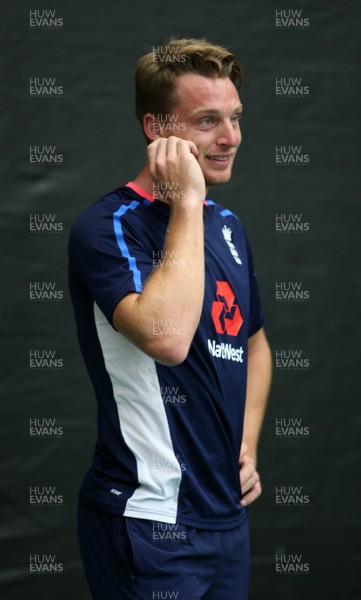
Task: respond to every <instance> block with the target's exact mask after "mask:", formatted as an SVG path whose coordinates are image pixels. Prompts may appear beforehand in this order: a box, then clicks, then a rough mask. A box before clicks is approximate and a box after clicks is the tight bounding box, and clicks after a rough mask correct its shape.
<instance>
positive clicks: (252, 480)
mask: <svg viewBox="0 0 361 600" xmlns="http://www.w3.org/2000/svg"><path fill="white" fill-rule="evenodd" d="M240 479H241V489H242V493H243V494H246V493H247V492H248V491H249V490H250V489H252V488H253V487H254V486H255V485H256V483H258V481H259V479H260V477H259V474H258V472H257V471H256V469H255V468H254V465H253V462H252V461H249V462H246V463H244V464H243V465H242V467H241V470H240Z"/></svg>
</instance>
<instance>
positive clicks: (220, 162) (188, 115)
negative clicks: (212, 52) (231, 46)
mask: <svg viewBox="0 0 361 600" xmlns="http://www.w3.org/2000/svg"><path fill="white" fill-rule="evenodd" d="M176 92H177V98H178V102H177V105H176V106H175V107H174V108H173V111H172V113H171V114H172V117H171V120H172V121H173V123H174V124H177V127H178V128H177V130H175V131H174V132H169V135H176V136H178V137H180V138H183V139H187V140H190V141H192V142H194V143H195V145H196V146H197V148H198V151H199V155H198V157H197V160H198V162H199V164H200V166H201V169H202V171H203V175H204V178H205V181H206V184H207V185H214V184H218V183H225V182H226V181H228V180H229V179H230V177H231V174H232V166H233V161H234V158H235V155H236V152H237V149H238V146H239V144H240V143H241V132H240V128H239V120H240V116H241V113H242V104H241V102H240V99H239V95H238V92H237V89H236V87H235V86H234V84H233V83H232V81H231V80H230V79H229V78H219V77H218V78H211V77H203V76H202V75H196V74H193V73H186V74H184V75H181V76H180V77H178V82H177V88H176ZM174 127H176V125H175V126H174Z"/></svg>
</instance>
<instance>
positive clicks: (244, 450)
mask: <svg viewBox="0 0 361 600" xmlns="http://www.w3.org/2000/svg"><path fill="white" fill-rule="evenodd" d="M247 452H248V446H247V444H246V442H242V445H241V451H240V453H239V463H240V464H241V462H243V459H244V457H245V455H246V454H247Z"/></svg>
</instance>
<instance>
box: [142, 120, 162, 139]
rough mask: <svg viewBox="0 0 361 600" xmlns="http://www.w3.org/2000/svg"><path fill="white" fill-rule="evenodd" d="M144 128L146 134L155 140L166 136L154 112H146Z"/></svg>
mask: <svg viewBox="0 0 361 600" xmlns="http://www.w3.org/2000/svg"><path fill="white" fill-rule="evenodd" d="M143 130H144V134H145V136H146V137H147V138H148V139H149V140H150V141H151V142H153V141H154V140H156V139H157V138H160V137H165V136H164V131H162V129H161V127H160V126H159V122H158V119H157V117H156V116H155V115H152V113H146V114H145V115H144V117H143Z"/></svg>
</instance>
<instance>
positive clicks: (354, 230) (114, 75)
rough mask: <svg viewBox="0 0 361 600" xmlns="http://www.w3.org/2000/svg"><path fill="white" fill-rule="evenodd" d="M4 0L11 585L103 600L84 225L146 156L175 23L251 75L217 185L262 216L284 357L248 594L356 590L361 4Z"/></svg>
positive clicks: (6, 484)
mask: <svg viewBox="0 0 361 600" xmlns="http://www.w3.org/2000/svg"><path fill="white" fill-rule="evenodd" d="M30 11H32V12H30ZM43 11H55V13H54V12H53V13H52V19H53V22H52V25H51V24H50V22H49V21H48V20H47V19H46V16H47V17H49V16H50V13H49V12H45V13H44V12H43ZM295 11H298V12H295ZM1 13H2V16H1V24H0V26H1V30H2V41H1V54H0V61H1V66H2V69H1V78H2V85H1V88H2V103H3V106H2V111H1V117H2V118H1V129H2V138H1V150H2V168H1V174H2V193H1V209H0V210H1V213H0V215H1V219H0V227H1V236H0V242H1V246H2V252H1V267H2V281H3V286H2V294H1V297H0V302H1V330H2V332H1V342H2V356H1V390H2V402H1V408H2V417H1V425H2V443H1V447H2V450H3V452H4V459H3V460H2V463H1V472H2V477H1V502H2V507H1V521H2V526H1V532H2V533H1V541H2V546H3V550H2V559H1V575H0V591H1V598H4V599H6V600H15V599H18V598H31V599H37V598H51V599H52V600H58V599H59V600H60V599H63V598H64V597H68V598H71V599H72V598H76V599H79V600H80V599H86V598H89V594H88V591H87V588H86V585H85V581H84V578H83V574H82V569H81V563H80V557H79V552H78V548H77V541H76V531H75V512H76V497H77V489H78V485H79V482H80V479H81V477H82V474H83V472H84V470H85V468H86V466H87V465H88V463H89V459H90V455H91V451H92V447H93V443H94V439H95V417H96V407H95V400H94V395H93V392H92V389H91V387H90V384H89V382H88V378H87V375H86V373H85V368H84V366H83V363H82V360H81V357H80V353H79V350H78V346H77V341H76V337H75V328H74V323H73V317H72V311H71V306H70V301H69V295H68V291H67V284H66V262H67V258H66V246H67V238H68V233H69V227H70V225H71V223H72V221H73V220H74V218H75V217H76V216H77V215H78V214H79V213H80V212H81V211H82V210H83V209H84V208H85V207H86V206H88V205H89V204H90V203H91V202H93V201H95V200H96V199H97V198H99V197H100V196H101V195H103V194H104V193H105V192H107V191H109V190H111V189H113V188H114V187H116V186H118V185H120V184H122V183H124V182H126V181H127V180H129V179H131V178H132V177H134V176H135V175H136V174H137V171H138V170H139V169H140V167H141V166H142V164H143V157H144V154H143V149H144V144H143V138H142V135H141V132H140V129H139V127H138V124H137V122H136V119H135V116H134V108H133V107H134V91H133V69H134V63H135V61H136V59H137V57H138V56H140V55H141V54H142V53H143V52H144V51H146V50H148V49H151V48H152V46H157V45H159V44H160V43H161V42H162V41H163V40H164V39H165V38H167V37H168V36H169V35H171V34H179V35H185V36H196V37H198V36H204V35H205V36H207V37H208V38H209V39H210V40H211V41H214V42H216V43H220V44H223V45H226V46H228V47H230V48H231V49H232V50H233V51H234V52H235V53H236V54H237V55H238V56H239V58H240V60H241V62H242V63H243V65H244V72H245V83H244V87H243V91H242V94H241V97H242V101H243V103H244V105H245V116H244V119H243V121H242V123H241V125H242V132H243V142H242V145H241V149H240V151H239V156H238V158H237V162H236V166H235V170H234V176H233V178H232V180H231V182H230V183H229V184H227V185H226V186H222V187H221V188H219V189H217V188H213V189H211V190H210V197H211V198H212V199H214V200H216V201H219V202H221V203H223V204H226V205H227V206H228V207H229V208H231V209H232V210H233V211H234V212H236V213H237V214H238V215H239V216H240V218H241V219H242V220H243V222H244V223H245V225H246V227H247V229H248V233H249V237H250V239H251V242H252V246H253V252H254V257H255V262H256V265H257V271H258V275H259V279H260V283H261V291H262V297H263V304H264V308H265V312H266V316H267V332H268V335H269V340H270V343H271V345H272V350H273V357H274V363H275V367H277V368H275V372H274V382H273V387H272V393H271V398H270V403H269V409H268V412H267V417H266V421H265V425H264V429H263V433H262V438H261V443H260V453H259V469H260V471H261V474H262V480H263V489H264V492H263V495H262V497H261V498H260V499H259V500H258V501H257V502H256V503H255V504H254V505H253V506H252V508H251V509H250V520H251V527H252V557H253V560H252V585H251V599H254V600H260V599H262V600H263V599H265V598H267V599H268V600H273V599H275V600H283V599H285V600H286V599H287V600H288V599H292V600H297V599H304V598H306V597H307V598H309V599H310V600H319V599H324V598H327V599H328V600H333V599H335V600H336V599H338V600H339V599H342V600H356V599H359V598H360V597H361V583H360V575H359V572H360V564H359V563H358V561H359V554H360V545H359V539H360V533H359V531H358V533H357V530H358V528H359V526H360V509H359V505H360V496H359V492H360V486H359V459H360V444H359V440H360V434H359V431H360V429H359V424H360V411H359V399H360V398H359V387H358V385H357V379H358V377H357V376H358V372H359V365H358V359H359V356H360V352H359V339H358V331H357V329H358V328H357V327H356V325H358V322H359V319H358V316H359V315H358V312H359V302H358V299H357V293H358V291H359V282H360V276H359V270H358V261H359V257H360V252H359V238H360V235H359V226H358V218H360V216H361V209H360V189H359V187H360V186H359V179H360V176H359V170H360V169H359V164H358V162H359V158H360V153H359V149H360V148H359V140H360V117H359V111H360V100H359V99H360V94H361V85H360V57H361V52H360V47H359V41H358V40H359V38H360V35H359V31H360V26H361V18H360V17H361V8H360V5H359V3H357V2H356V1H355V0H354V1H349V2H347V3H343V2H341V1H339V0H338V1H337V0H336V2H333V3H325V2H321V0H315V1H305V2H288V3H287V2H284V3H281V5H280V4H279V3H274V2H271V1H267V0H258V1H257V2H254V1H253V2H252V1H251V0H247V1H244V2H243V1H241V0H239V1H232V2H231V1H229V0H222V2H219V1H215V0H208V1H207V2H205V1H204V0H200V1H198V2H194V1H190V0H183V1H182V2H178V3H175V2H171V1H169V2H161V1H159V0H155V1H153V2H151V1H150V0H148V1H145V0H138V1H134V2H127V3H126V2H125V1H124V2H116V1H115V0H108V1H106V2H100V1H99V0H94V1H91V2H85V1H84V0H80V1H78V2H70V0H63V1H62V2H60V1H59V0H57V1H54V0H53V1H52V2H49V1H48V0H46V1H45V0H40V1H37V2H36V3H35V2H34V3H32V2H27V1H25V0H21V1H20V0H18V1H17V2H11V1H9V2H7V3H6V2H2V10H1ZM43 78H45V79H44V81H43ZM50 88H54V89H53V90H51V89H50ZM296 88H297V89H296ZM51 92H53V93H54V95H53V96H49V93H51ZM44 94H45V95H44ZM285 161H287V162H285ZM49 163H50V164H49ZM295 223H296V225H295ZM295 230H297V232H296V231H295ZM44 290H45V291H44ZM290 290H293V292H292V291H291V292H290ZM294 290H298V293H297V294H295V292H294ZM295 296H298V300H296V299H295ZM42 357H46V359H45V360H44V359H43V358H42ZM295 357H296V358H295ZM41 366H42V367H43V368H40V367H41ZM44 503H45V504H44ZM44 561H45V562H44ZM49 563H51V564H52V565H53V567H52V570H51V573H48V572H45V569H44V568H43V566H42V565H44V564H49ZM295 564H297V565H298V567H297V568H296V567H295V566H294V565H295ZM290 565H291V566H290ZM41 572H42V574H40V573H41ZM54 573H57V574H56V575H55V574H54ZM220 600H223V599H220ZM225 600H226V599H225Z"/></svg>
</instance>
